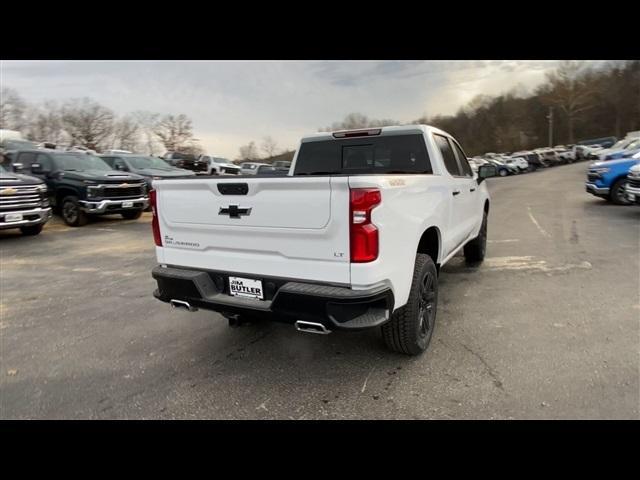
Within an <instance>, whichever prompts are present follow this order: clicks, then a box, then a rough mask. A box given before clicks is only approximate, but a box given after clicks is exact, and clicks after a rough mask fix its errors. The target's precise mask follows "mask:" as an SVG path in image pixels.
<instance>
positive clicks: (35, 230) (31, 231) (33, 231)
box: [20, 223, 44, 235]
mask: <svg viewBox="0 0 640 480" xmlns="http://www.w3.org/2000/svg"><path fill="white" fill-rule="evenodd" d="M43 228H44V223H41V224H39V225H31V226H29V227H20V231H21V232H22V234H23V235H38V234H39V233H40V232H41V231H42V229H43Z"/></svg>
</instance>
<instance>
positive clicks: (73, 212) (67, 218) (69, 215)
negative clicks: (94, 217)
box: [61, 195, 89, 227]
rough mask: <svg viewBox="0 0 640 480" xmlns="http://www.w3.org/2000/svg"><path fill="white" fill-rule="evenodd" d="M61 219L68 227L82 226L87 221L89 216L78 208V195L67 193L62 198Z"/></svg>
mask: <svg viewBox="0 0 640 480" xmlns="http://www.w3.org/2000/svg"><path fill="white" fill-rule="evenodd" d="M61 213H62V219H63V220H64V223H66V224H67V225H69V226H70V227H82V226H83V225H86V224H87V222H88V221H89V216H88V215H87V214H86V213H85V212H83V211H82V210H80V204H79V203H78V197H76V196H73V195H69V196H68V197H65V198H64V199H63V200H62V208H61Z"/></svg>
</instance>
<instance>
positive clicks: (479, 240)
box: [464, 212, 487, 263]
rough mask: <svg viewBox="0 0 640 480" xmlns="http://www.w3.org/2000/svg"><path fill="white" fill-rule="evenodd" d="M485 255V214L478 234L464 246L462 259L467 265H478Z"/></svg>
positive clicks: (485, 213)
mask: <svg viewBox="0 0 640 480" xmlns="http://www.w3.org/2000/svg"><path fill="white" fill-rule="evenodd" d="M486 253H487V212H484V215H483V216H482V225H481V226H480V233H478V236H477V237H476V238H474V239H473V240H471V241H470V242H469V243H467V244H466V245H465V246H464V258H465V260H466V261H467V262H468V263H478V262H481V261H483V260H484V256H485V255H486Z"/></svg>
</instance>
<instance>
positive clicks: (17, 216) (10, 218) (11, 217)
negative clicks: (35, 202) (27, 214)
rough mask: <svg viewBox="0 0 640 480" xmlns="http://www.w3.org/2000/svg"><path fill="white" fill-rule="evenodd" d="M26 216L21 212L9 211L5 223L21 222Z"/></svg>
mask: <svg viewBox="0 0 640 480" xmlns="http://www.w3.org/2000/svg"><path fill="white" fill-rule="evenodd" d="M22 220H24V217H23V216H22V214H21V213H7V214H5V216H4V221H5V223H13V222H21V221H22Z"/></svg>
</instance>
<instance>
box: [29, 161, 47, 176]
mask: <svg viewBox="0 0 640 480" xmlns="http://www.w3.org/2000/svg"><path fill="white" fill-rule="evenodd" d="M31 173H35V174H37V175H41V174H43V173H45V172H44V170H43V169H42V165H40V164H39V163H32V164H31Z"/></svg>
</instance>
